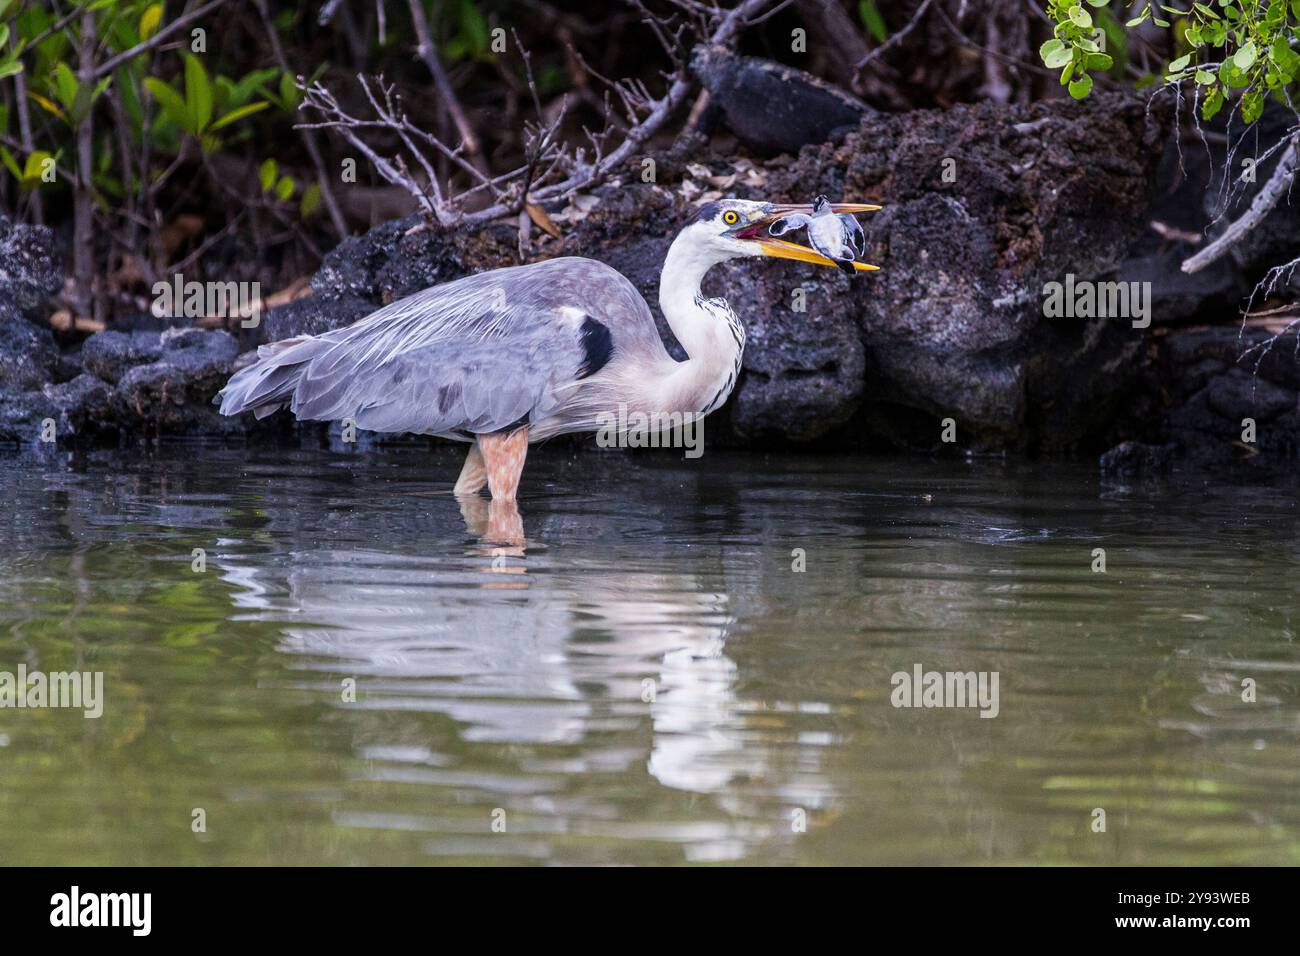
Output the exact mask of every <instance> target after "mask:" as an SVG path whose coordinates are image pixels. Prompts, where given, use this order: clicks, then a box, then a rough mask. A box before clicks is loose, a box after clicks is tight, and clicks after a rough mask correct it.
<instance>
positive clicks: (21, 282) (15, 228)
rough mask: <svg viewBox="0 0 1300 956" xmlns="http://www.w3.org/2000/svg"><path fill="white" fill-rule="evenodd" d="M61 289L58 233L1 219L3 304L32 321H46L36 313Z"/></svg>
mask: <svg viewBox="0 0 1300 956" xmlns="http://www.w3.org/2000/svg"><path fill="white" fill-rule="evenodd" d="M61 288H63V273H62V270H61V269H60V267H59V260H58V257H57V256H55V254H54V233H53V232H51V231H50V229H49V228H48V227H47V226H28V225H24V224H21V223H13V222H11V221H10V220H9V219H8V218H7V217H6V216H4V215H0V302H3V303H5V304H7V305H11V306H13V307H14V308H16V309H17V310H18V311H19V312H21V313H23V314H24V315H25V316H26V317H27V318H29V319H42V320H43V318H44V317H43V316H38V315H37V314H36V313H37V312H38V311H39V310H40V307H41V306H42V305H43V304H44V303H45V300H46V299H48V298H49V297H50V296H52V295H54V293H56V292H58V291H59V289H61Z"/></svg>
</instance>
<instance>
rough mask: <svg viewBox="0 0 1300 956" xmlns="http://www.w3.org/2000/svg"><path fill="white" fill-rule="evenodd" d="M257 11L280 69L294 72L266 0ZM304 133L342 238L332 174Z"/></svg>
mask: <svg viewBox="0 0 1300 956" xmlns="http://www.w3.org/2000/svg"><path fill="white" fill-rule="evenodd" d="M257 12H258V13H259V14H260V15H261V17H262V26H263V27H264V28H265V30H266V35H267V38H268V40H269V41H270V43H271V53H272V54H273V55H274V56H275V61H276V63H277V64H278V65H279V67H280V69H281V70H283V71H284V72H285V73H292V72H293V71H292V70H291V69H290V68H289V58H288V57H286V56H285V54H284V47H283V46H282V45H281V44H280V34H279V31H277V30H276V28H275V21H273V20H272V19H271V12H270V10H268V9H267V6H266V0H257ZM300 132H301V134H302V143H303V146H305V147H306V148H307V155H308V156H310V157H311V162H312V165H313V166H315V167H316V181H317V182H318V183H319V184H320V194H321V199H323V200H324V202H325V209H326V211H328V212H329V216H330V222H332V223H333V224H334V231H335V232H337V233H338V236H339V238H340V239H343V238H345V237H346V236H347V234H348V224H347V220H345V219H344V218H343V212H342V210H341V209H339V204H338V200H337V199H335V198H334V187H333V186H332V185H331V184H330V176H329V173H328V171H327V170H326V169H325V160H324V159H323V158H322V157H321V151H320V146H318V145H317V143H316V134H315V133H313V132H312V131H311V130H309V129H304V130H301V131H300Z"/></svg>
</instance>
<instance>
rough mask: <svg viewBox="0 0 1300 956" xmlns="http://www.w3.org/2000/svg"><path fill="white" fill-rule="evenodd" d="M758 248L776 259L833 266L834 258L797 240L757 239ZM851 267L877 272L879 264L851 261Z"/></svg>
mask: <svg viewBox="0 0 1300 956" xmlns="http://www.w3.org/2000/svg"><path fill="white" fill-rule="evenodd" d="M756 241H757V242H758V248H760V249H762V250H763V255H765V256H775V257H776V258H777V259H796V260H798V261H799V262H811V263H814V264H815V265H819V266H834V267H836V268H838V266H835V260H834V259H827V258H826V257H825V256H824V255H822V254H821V253H820V252H814V251H813V250H812V249H809V248H808V247H807V246H801V245H799V244H798V243H797V242H786V241H785V240H784V239H758V240H756ZM853 268H855V269H857V270H858V271H859V272H879V271H880V266H873V265H869V264H868V263H865V262H857V261H855V262H854V263H853Z"/></svg>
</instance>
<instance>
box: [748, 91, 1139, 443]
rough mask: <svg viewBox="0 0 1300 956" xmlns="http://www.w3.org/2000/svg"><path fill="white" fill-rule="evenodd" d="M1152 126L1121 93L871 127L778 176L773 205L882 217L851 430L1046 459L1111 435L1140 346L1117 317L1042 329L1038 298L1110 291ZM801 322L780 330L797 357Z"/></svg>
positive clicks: (1133, 229)
mask: <svg viewBox="0 0 1300 956" xmlns="http://www.w3.org/2000/svg"><path fill="white" fill-rule="evenodd" d="M1155 115H1156V114H1148V112H1147V105H1146V100H1145V98H1144V97H1132V96H1126V95H1122V94H1111V95H1094V96H1092V97H1089V99H1088V100H1086V101H1084V102H1082V103H1077V102H1073V101H1066V100H1056V101H1052V102H1049V103H1038V104H1034V105H1032V106H1029V107H1017V106H998V105H994V104H988V103H985V104H979V105H976V106H958V107H954V108H953V109H951V110H945V111H914V112H911V113H906V114H901V115H897V116H883V115H882V116H877V117H872V118H869V119H867V120H864V121H863V124H862V127H861V129H860V130H859V131H857V132H856V133H853V134H850V135H849V136H848V137H847V138H846V139H845V140H844V141H843V142H841V143H837V144H826V145H823V146H819V147H809V148H808V149H805V150H804V151H803V153H802V154H801V155H800V157H799V160H798V162H796V163H794V164H792V165H791V166H790V167H789V168H788V169H787V170H784V171H783V172H782V173H781V174H780V175H779V176H773V177H772V184H773V185H774V186H775V187H776V188H775V190H774V191H775V192H776V193H778V194H780V195H781V196H782V197H799V198H803V199H805V200H806V199H807V198H808V197H811V196H813V195H815V194H817V193H826V194H827V195H830V196H831V197H832V198H838V197H843V198H844V199H851V200H865V201H878V202H880V203H881V204H882V205H883V206H884V207H885V208H884V209H883V210H882V211H881V212H879V213H875V214H873V215H869V216H866V217H864V220H863V224H864V227H865V228H866V229H867V237H868V253H867V255H866V257H865V258H866V259H867V260H868V261H871V262H875V263H877V264H879V265H881V266H882V267H883V271H882V272H880V273H875V274H872V275H871V276H869V277H867V278H866V279H865V281H864V280H862V279H859V280H858V281H857V283H856V284H855V285H854V287H853V290H852V292H851V293H849V294H850V295H852V296H854V297H855V298H856V299H857V301H858V303H859V305H858V309H859V312H858V319H859V327H860V331H861V337H862V341H863V344H864V346H865V351H866V356H865V357H866V390H865V393H864V398H865V401H864V402H863V410H864V411H863V415H862V416H860V417H859V419H858V420H857V421H859V423H860V425H861V426H862V428H864V429H866V430H867V431H869V432H873V433H878V434H882V435H885V436H889V437H890V438H892V439H893V440H894V441H895V442H897V443H899V444H902V445H905V446H911V447H918V446H921V447H924V446H932V445H934V444H936V442H937V438H938V436H939V427H938V420H940V419H942V418H946V417H951V418H953V419H955V420H956V421H957V425H958V443H959V444H960V445H962V446H963V447H970V446H972V445H973V446H976V447H981V448H993V449H1004V448H1012V449H1023V450H1048V451H1050V450H1057V449H1063V448H1066V447H1068V446H1070V445H1072V444H1073V443H1075V442H1078V441H1079V440H1081V439H1084V438H1086V437H1087V436H1089V435H1090V434H1092V433H1094V432H1095V431H1096V430H1098V429H1099V428H1100V427H1102V426H1104V425H1105V423H1106V422H1107V420H1108V418H1109V417H1110V416H1111V415H1112V414H1113V413H1114V409H1115V408H1116V405H1117V403H1119V402H1121V401H1122V400H1123V397H1124V394H1125V391H1126V390H1127V389H1128V388H1130V387H1131V386H1132V384H1133V383H1134V381H1135V379H1136V375H1137V373H1138V371H1139V369H1140V357H1141V354H1142V352H1143V348H1144V345H1145V343H1146V340H1147V332H1146V330H1144V329H1137V328H1134V327H1133V326H1132V322H1131V321H1130V319H1128V318H1108V317H1107V318H1103V317H1097V318H1047V317H1046V316H1045V315H1044V311H1045V310H1044V297H1045V296H1044V288H1045V284H1046V283H1048V282H1064V281H1065V280H1066V277H1067V274H1073V275H1074V276H1076V277H1077V279H1078V280H1105V279H1108V278H1110V277H1111V274H1112V273H1113V272H1114V270H1115V269H1116V267H1117V266H1118V265H1119V264H1120V263H1121V262H1122V261H1123V258H1124V256H1125V254H1126V253H1127V251H1128V249H1129V247H1130V246H1131V245H1132V244H1133V243H1134V241H1135V240H1136V239H1137V238H1139V237H1140V236H1141V235H1142V231H1143V227H1144V225H1145V224H1144V222H1143V219H1142V216H1143V213H1144V212H1145V210H1146V207H1147V205H1148V203H1149V201H1150V192H1151V182H1152V177H1153V173H1154V168H1155V164H1156V159H1157V158H1158V156H1159V149H1156V148H1153V146H1155V145H1156V144H1158V143H1159V142H1160V141H1161V137H1162V136H1163V135H1164V130H1163V129H1162V128H1161V124H1160V123H1159V122H1157V121H1156V120H1155V118H1154V117H1155ZM945 172H947V173H948V175H946V176H945ZM1120 278H1123V277H1120ZM742 314H743V313H742ZM799 318H800V317H798V316H793V315H791V316H789V317H788V318H786V319H785V320H784V321H783V323H782V324H783V325H784V326H785V328H786V329H788V334H789V335H790V336H791V337H792V338H793V339H794V340H796V341H803V340H805V337H804V328H805V327H806V326H807V324H808V323H807V322H806V321H799ZM738 412H739V410H738ZM778 413H779V411H778V410H777V409H775V408H770V409H754V410H751V411H750V414H753V415H754V416H755V417H756V418H762V417H764V416H767V415H769V414H778Z"/></svg>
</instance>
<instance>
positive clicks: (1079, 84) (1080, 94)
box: [1069, 73, 1092, 100]
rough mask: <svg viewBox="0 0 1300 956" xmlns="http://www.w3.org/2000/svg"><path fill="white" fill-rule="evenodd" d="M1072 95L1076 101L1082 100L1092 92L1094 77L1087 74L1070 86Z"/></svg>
mask: <svg viewBox="0 0 1300 956" xmlns="http://www.w3.org/2000/svg"><path fill="white" fill-rule="evenodd" d="M1069 89H1070V95H1071V96H1073V97H1074V98H1075V99H1076V100H1081V99H1083V98H1084V97H1085V96H1087V95H1088V94H1089V93H1091V92H1092V77H1090V76H1089V75H1088V74H1087V73H1085V74H1083V76H1081V77H1079V78H1078V79H1077V80H1075V81H1073V82H1072V83H1071V84H1070V87H1069Z"/></svg>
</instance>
